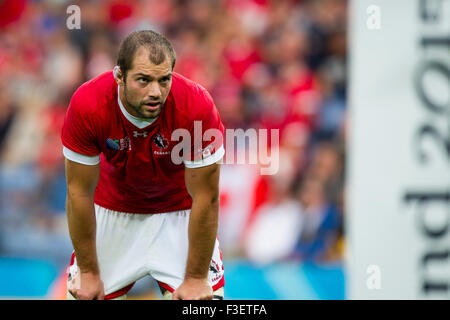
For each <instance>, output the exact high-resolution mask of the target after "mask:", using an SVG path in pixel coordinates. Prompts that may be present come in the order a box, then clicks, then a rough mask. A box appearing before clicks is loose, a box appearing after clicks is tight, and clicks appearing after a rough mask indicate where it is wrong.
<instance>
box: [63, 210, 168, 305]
mask: <svg viewBox="0 0 450 320" xmlns="http://www.w3.org/2000/svg"><path fill="white" fill-rule="evenodd" d="M95 213H96V222H97V228H96V230H97V234H96V247H97V258H98V264H99V268H100V277H101V279H102V281H103V283H104V290H105V295H106V296H111V297H116V296H117V295H123V294H124V293H126V292H125V291H127V289H128V290H129V289H130V288H131V284H133V283H134V282H135V281H136V280H138V279H140V278H142V277H143V276H145V275H146V274H148V271H149V270H148V269H147V265H146V255H147V252H148V250H149V246H150V244H151V243H152V242H153V238H152V237H153V236H154V234H155V233H156V232H157V231H158V230H159V228H160V227H161V222H160V219H158V217H156V219H153V218H154V217H153V216H154V215H140V214H129V213H122V212H116V211H112V210H108V209H105V208H102V207H100V206H97V205H96V206H95ZM76 269H77V261H76V257H75V256H74V257H73V258H72V263H71V267H70V269H69V270H70V273H71V274H75V273H76Z"/></svg>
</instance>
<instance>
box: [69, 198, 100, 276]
mask: <svg viewBox="0 0 450 320" xmlns="http://www.w3.org/2000/svg"><path fill="white" fill-rule="evenodd" d="M67 220H68V225H69V233H70V238H71V239H72V244H73V247H74V250H75V256H76V258H77V265H78V267H79V268H80V271H81V272H91V273H94V274H98V273H99V268H98V262H97V250H96V221H95V209H94V199H93V196H91V195H84V194H81V193H77V192H74V191H71V190H70V189H69V193H68V196H67Z"/></svg>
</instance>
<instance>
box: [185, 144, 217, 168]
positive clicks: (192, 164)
mask: <svg viewBox="0 0 450 320" xmlns="http://www.w3.org/2000/svg"><path fill="white" fill-rule="evenodd" d="M224 155H225V149H224V147H223V145H222V146H220V148H219V149H218V150H217V151H216V152H214V154H212V155H210V156H209V157H207V158H203V159H202V160H197V161H184V165H185V166H186V167H187V168H189V169H195V168H201V167H206V166H210V165H212V164H214V163H216V162H219V161H220V160H222V158H223V156H224Z"/></svg>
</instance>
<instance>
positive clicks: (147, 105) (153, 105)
mask: <svg viewBox="0 0 450 320" xmlns="http://www.w3.org/2000/svg"><path fill="white" fill-rule="evenodd" d="M144 106H145V109H146V110H148V111H156V110H158V109H159V107H160V106H161V102H159V101H156V102H148V103H144Z"/></svg>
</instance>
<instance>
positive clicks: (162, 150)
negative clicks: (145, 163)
mask: <svg viewBox="0 0 450 320" xmlns="http://www.w3.org/2000/svg"><path fill="white" fill-rule="evenodd" d="M152 143H153V145H154V146H156V148H159V150H154V151H153V154H155V155H160V156H162V155H169V154H170V151H169V150H167V149H168V148H169V140H167V138H166V137H164V136H163V135H162V134H161V132H158V133H156V134H155V135H154V136H153V138H152Z"/></svg>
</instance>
